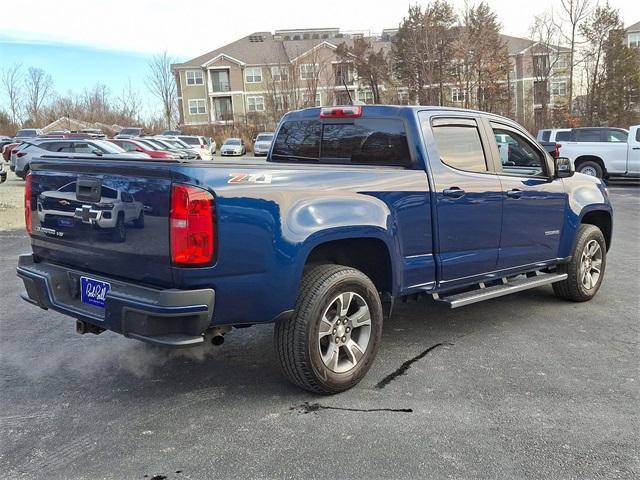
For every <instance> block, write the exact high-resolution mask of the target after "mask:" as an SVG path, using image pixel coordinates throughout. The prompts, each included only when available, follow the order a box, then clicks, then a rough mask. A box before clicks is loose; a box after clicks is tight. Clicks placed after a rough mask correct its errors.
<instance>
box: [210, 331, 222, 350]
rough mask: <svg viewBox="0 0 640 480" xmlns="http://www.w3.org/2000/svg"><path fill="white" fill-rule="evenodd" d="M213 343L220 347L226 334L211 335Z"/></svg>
mask: <svg viewBox="0 0 640 480" xmlns="http://www.w3.org/2000/svg"><path fill="white" fill-rule="evenodd" d="M211 343H212V344H213V345H215V346H216V347H219V346H220V345H222V344H223V343H224V335H220V334H218V335H214V336H213V337H211Z"/></svg>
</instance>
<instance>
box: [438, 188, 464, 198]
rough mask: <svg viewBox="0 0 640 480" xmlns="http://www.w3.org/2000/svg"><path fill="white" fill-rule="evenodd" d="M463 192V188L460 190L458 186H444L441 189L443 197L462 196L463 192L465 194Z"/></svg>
mask: <svg viewBox="0 0 640 480" xmlns="http://www.w3.org/2000/svg"><path fill="white" fill-rule="evenodd" d="M465 193H466V192H465V191H464V190H462V189H461V188H459V187H451V188H445V189H444V190H443V191H442V194H443V195H444V196H445V197H451V198H461V197H464V194H465Z"/></svg>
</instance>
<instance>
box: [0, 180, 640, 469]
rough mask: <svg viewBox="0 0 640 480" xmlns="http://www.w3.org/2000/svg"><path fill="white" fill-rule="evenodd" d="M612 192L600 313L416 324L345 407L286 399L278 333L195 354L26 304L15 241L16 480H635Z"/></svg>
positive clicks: (440, 313)
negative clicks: (79, 328)
mask: <svg viewBox="0 0 640 480" xmlns="http://www.w3.org/2000/svg"><path fill="white" fill-rule="evenodd" d="M0 188H2V187H0ZM610 189H611V197H612V201H613V203H614V208H615V219H614V229H615V230H614V239H613V248H612V250H611V252H610V256H609V260H608V265H607V272H606V279H605V282H604V284H603V287H602V289H601V290H600V293H599V294H598V296H597V297H596V298H595V299H594V300H593V301H591V302H589V303H583V304H574V303H567V302H564V301H560V300H557V299H556V298H555V297H554V296H553V293H552V290H551V288H550V287H543V288H539V289H536V290H533V291H528V292H524V293H521V294H516V295H512V296H510V297H505V298H503V299H496V300H492V301H489V302H485V303H481V304H477V305H472V306H469V307H466V308H463V309H459V310H453V311H451V310H447V309H446V308H443V307H441V306H439V305H436V304H434V303H433V302H431V301H427V300H425V301H421V302H418V303H411V304H405V305H401V306H400V308H398V309H397V311H396V313H395V315H394V317H393V318H392V319H391V320H390V321H388V322H386V324H385V327H384V336H383V343H382V346H381V349H380V351H379V354H378V358H377V360H376V362H375V363H374V366H373V368H372V370H371V371H370V372H369V374H368V375H367V376H366V377H365V379H364V381H362V382H361V383H360V384H359V385H358V386H357V387H355V388H354V389H352V390H350V391H348V392H346V393H343V394H340V395H337V396H333V397H317V396H313V395H310V394H308V393H305V392H302V391H300V390H298V389H297V388H295V387H293V386H292V385H290V384H289V383H287V381H286V380H285V379H284V377H283V376H282V375H281V374H280V372H279V370H278V366H277V363H276V356H275V352H274V350H273V347H272V332H273V328H272V326H270V325H265V326H259V327H253V328H249V329H243V330H236V331H234V332H232V333H231V334H229V335H227V337H226V342H225V344H224V345H223V346H222V347H217V348H216V347H208V348H206V349H201V350H190V351H166V350H160V349H155V348H150V347H148V346H146V345H144V344H141V343H139V342H136V341H134V340H128V339H125V338H122V337H119V336H117V335H115V334H112V333H109V332H106V333H104V334H102V335H100V336H93V335H84V336H79V335H76V334H75V333H74V322H73V320H71V319H69V318H66V317H64V316H62V315H59V314H56V313H53V312H44V311H42V310H39V309H37V308H36V307H33V306H31V305H28V304H26V303H25V302H23V301H22V300H20V299H19V297H18V295H19V292H20V291H21V288H22V286H21V282H19V280H18V279H17V278H16V277H15V274H14V269H15V264H16V257H17V255H18V254H20V253H23V252H26V251H28V249H29V243H28V239H27V237H26V236H25V235H24V234H23V233H22V232H20V231H18V230H15V231H8V232H2V233H0V242H1V246H0V260H1V261H0V278H1V279H2V280H1V282H0V312H1V313H0V318H1V320H0V362H1V366H0V375H1V377H0V378H1V379H2V385H1V389H0V406H1V410H0V477H1V478H7V479H18V478H20V479H41V478H47V479H152V478H153V479H156V480H160V479H204V478H323V479H327V478H362V479H371V478H394V479H405V478H406V479H409V478H492V479H493V478H544V479H553V478H578V479H586V478H638V477H639V476H640V459H639V452H640V439H639V432H640V425H639V422H638V420H639V414H638V412H639V411H640V395H639V393H640V388H639V386H640V374H639V361H638V359H639V356H638V353H639V348H638V341H639V338H640V316H639V311H640V257H639V254H638V239H639V238H640V220H639V218H640V187H639V186H638V185H637V184H632V185H613V186H611V188H610Z"/></svg>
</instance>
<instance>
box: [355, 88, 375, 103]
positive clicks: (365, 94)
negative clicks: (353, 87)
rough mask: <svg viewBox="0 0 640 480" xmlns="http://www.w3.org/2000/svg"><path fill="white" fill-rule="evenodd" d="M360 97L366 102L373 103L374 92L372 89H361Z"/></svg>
mask: <svg viewBox="0 0 640 480" xmlns="http://www.w3.org/2000/svg"><path fill="white" fill-rule="evenodd" d="M358 98H359V99H360V101H361V102H364V103H373V92H372V91H371V90H360V93H359V94H358Z"/></svg>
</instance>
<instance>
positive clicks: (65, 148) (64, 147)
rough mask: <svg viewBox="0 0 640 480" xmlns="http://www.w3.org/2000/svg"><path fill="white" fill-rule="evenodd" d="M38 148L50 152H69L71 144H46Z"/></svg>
mask: <svg viewBox="0 0 640 480" xmlns="http://www.w3.org/2000/svg"><path fill="white" fill-rule="evenodd" d="M38 146H39V147H40V148H43V149H45V150H49V151H50V152H71V143H69V142H46V143H41V144H40V145H38Z"/></svg>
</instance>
